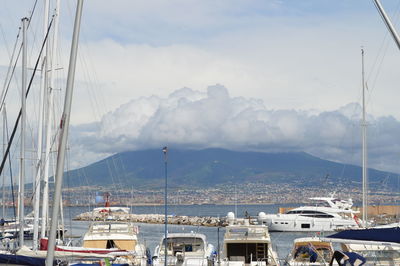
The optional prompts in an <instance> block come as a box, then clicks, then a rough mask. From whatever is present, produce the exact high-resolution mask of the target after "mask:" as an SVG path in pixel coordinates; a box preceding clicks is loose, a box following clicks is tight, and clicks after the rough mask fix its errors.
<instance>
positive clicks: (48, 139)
mask: <svg viewBox="0 0 400 266" xmlns="http://www.w3.org/2000/svg"><path fill="white" fill-rule="evenodd" d="M59 15H60V0H57V4H56V8H55V12H54V23H55V25H54V36H53V43H52V46H51V47H52V50H51V57H50V84H49V87H46V99H47V113H46V123H47V124H46V137H45V142H46V149H45V154H44V158H43V160H42V161H43V163H44V169H43V183H44V184H43V185H44V187H43V200H42V224H41V232H40V236H41V238H44V237H46V228H47V220H48V213H49V165H50V153H51V146H52V144H51V137H52V120H53V95H54V94H53V88H54V78H55V74H54V70H55V61H56V60H55V54H56V50H57V41H58V24H59ZM47 51H48V50H47Z"/></svg>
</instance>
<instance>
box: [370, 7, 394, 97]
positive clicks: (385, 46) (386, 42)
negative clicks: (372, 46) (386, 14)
mask: <svg viewBox="0 0 400 266" xmlns="http://www.w3.org/2000/svg"><path fill="white" fill-rule="evenodd" d="M399 11H400V1H399V3H398V4H397V7H396V11H395V13H397V15H396V16H395V17H394V22H395V23H396V22H398V20H399V17H400V12H399ZM388 35H389V32H387V31H386V32H385V37H384V39H383V41H382V44H381V46H380V48H379V52H378V55H377V56H376V57H375V60H374V64H373V67H372V69H371V70H370V73H369V74H368V76H367V82H368V80H369V79H370V78H371V77H370V76H371V75H372V72H373V71H374V68H375V65H376V64H377V61H378V58H379V54H380V53H381V52H382V50H383V52H382V53H383V55H382V58H381V60H380V62H379V65H378V66H377V70H376V71H377V73H376V74H375V77H374V80H373V82H372V86H371V92H372V90H374V89H375V84H376V82H377V79H378V76H379V73H380V70H381V67H382V64H383V61H384V59H385V57H386V54H387V50H388V47H389V40H387V38H388Z"/></svg>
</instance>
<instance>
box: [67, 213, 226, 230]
mask: <svg viewBox="0 0 400 266" xmlns="http://www.w3.org/2000/svg"><path fill="white" fill-rule="evenodd" d="M106 219H111V220H113V221H129V222H135V223H150V224H163V223H164V219H165V216H164V214H131V213H130V214H128V213H112V214H108V213H106V214H105V213H98V212H85V213H81V214H79V215H77V216H76V217H75V218H73V220H75V221H104V220H106ZM168 224H178V225H194V226H210V227H213V226H226V225H227V221H226V219H225V218H218V217H210V216H206V217H203V216H184V215H179V216H176V215H168Z"/></svg>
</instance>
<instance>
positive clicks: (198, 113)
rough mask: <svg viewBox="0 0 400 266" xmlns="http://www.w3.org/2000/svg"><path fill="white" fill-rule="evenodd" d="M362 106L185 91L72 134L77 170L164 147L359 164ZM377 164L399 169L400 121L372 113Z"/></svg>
mask: <svg viewBox="0 0 400 266" xmlns="http://www.w3.org/2000/svg"><path fill="white" fill-rule="evenodd" d="M360 117H361V107H360V105H359V104H356V103H351V104H348V105H346V106H343V107H341V108H340V109H338V110H333V111H324V112H318V111H315V110H295V109H280V110H275V109H270V108H268V107H267V106H265V104H264V102H263V101H262V100H259V99H254V98H244V97H232V96H230V94H229V92H228V90H227V89H226V88H225V87H224V86H222V85H214V86H209V87H208V88H207V90H206V92H204V91H197V90H193V89H190V88H182V89H179V90H176V91H174V92H173V93H171V94H170V95H168V96H167V97H158V96H151V97H140V98H136V99H133V100H131V101H129V102H127V103H125V104H123V105H121V106H120V107H119V108H117V109H115V110H114V111H112V112H109V113H107V114H106V115H104V116H103V117H102V119H101V121H100V122H96V123H91V124H85V125H79V126H74V127H72V129H71V137H72V139H71V141H72V147H73V148H72V150H74V157H75V158H76V165H75V166H78V165H82V164H85V163H88V162H89V161H90V160H97V159H99V158H101V157H104V156H106V155H110V154H114V153H117V152H121V151H128V150H138V149H148V148H159V147H162V146H164V145H168V146H170V147H171V148H186V149H189V148H191V149H202V148H208V147H220V148H226V149H232V150H246V151H248V150H252V151H266V152H282V151H305V152H309V153H311V154H314V155H316V156H319V157H322V158H325V159H330V160H335V161H340V162H343V163H351V164H359V162H360V161H361V147H360V142H361V141H360V139H361V129H360ZM368 121H369V127H368V136H369V138H368V140H369V141H368V144H369V156H370V160H369V161H370V166H372V167H376V168H379V169H383V170H390V171H397V172H400V168H399V167H398V159H397V155H398V154H399V151H400V146H399V145H398V144H397V143H399V141H398V140H397V138H398V137H397V136H399V135H400V122H399V121H398V120H396V119H395V118H393V117H391V116H382V117H374V116H368Z"/></svg>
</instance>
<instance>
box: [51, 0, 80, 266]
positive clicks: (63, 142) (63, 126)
mask: <svg viewBox="0 0 400 266" xmlns="http://www.w3.org/2000/svg"><path fill="white" fill-rule="evenodd" d="M82 6H83V0H78V3H77V8H76V15H75V23H74V33H73V37H72V46H71V54H70V60H69V68H68V78H67V87H66V90H65V100H64V111H63V114H62V117H61V123H60V144H59V149H58V156H57V169H56V176H55V190H54V200H53V212H52V216H51V228H50V235H49V244H48V250H47V257H46V265H53V260H54V248H55V243H56V233H57V224H58V222H57V218H58V214H59V209H60V199H61V187H62V179H63V172H64V162H65V150H66V146H67V139H68V128H69V120H70V114H71V104H72V93H73V87H74V86H73V85H74V80H75V67H76V58H77V53H78V40H79V29H80V23H81V17H82Z"/></svg>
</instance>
